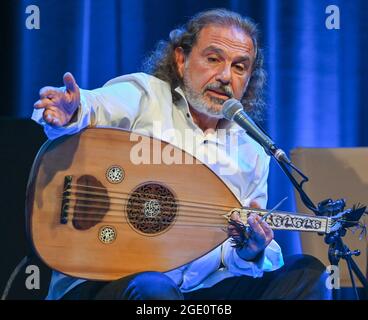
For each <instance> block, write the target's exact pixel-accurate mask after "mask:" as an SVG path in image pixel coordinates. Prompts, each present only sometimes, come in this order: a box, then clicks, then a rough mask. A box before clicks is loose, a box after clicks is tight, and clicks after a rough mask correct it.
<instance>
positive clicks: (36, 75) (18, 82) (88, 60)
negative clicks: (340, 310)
mask: <svg viewBox="0 0 368 320" xmlns="http://www.w3.org/2000/svg"><path fill="white" fill-rule="evenodd" d="M14 3H15V4H14ZM331 4H333V5H336V6H338V8H339V10H340V29H337V30H329V29H327V28H326V25H325V21H326V19H327V17H328V15H329V14H327V13H326V7H327V6H328V5H331ZM28 5H37V6H38V7H39V9H40V29H39V30H35V29H33V30H28V29H27V28H26V26H25V20H26V18H27V16H28V15H27V14H26V13H25V10H26V7H27V6H28ZM214 7H224V8H229V9H233V10H235V11H238V12H239V13H241V14H243V15H247V16H250V17H252V18H253V19H254V20H255V21H256V22H258V23H259V26H260V29H261V31H262V44H263V47H264V48H265V54H266V69H267V72H268V74H269V78H268V86H267V110H266V115H265V116H266V120H265V123H264V127H265V128H266V130H267V131H268V132H269V134H270V135H271V136H272V137H273V138H274V140H275V141H277V142H278V144H279V145H280V146H282V147H283V148H284V149H285V150H286V151H290V150H291V149H292V148H294V147H297V146H298V147H355V146H367V145H368V128H367V126H366V122H367V119H368V111H367V101H368V88H367V82H368V59H367V49H368V39H367V33H368V32H367V31H368V19H367V16H368V1H366V0H345V1H343V0H328V1H325V0H295V1H294V0H290V1H282V0H281V1H276V0H232V1H230V0H229V1H220V0H211V1H210V0H207V1H203V0H200V1H199V0H182V1H172V0H135V1H133V0H125V1H124V0H30V1H16V0H15V1H14V2H13V5H12V8H11V13H12V18H11V19H9V20H11V21H10V23H11V31H10V29H9V30H8V32H10V33H11V34H10V35H9V36H8V37H9V38H11V39H13V40H12V41H11V43H12V44H13V48H10V50H11V53H10V54H9V55H11V59H10V67H9V65H8V66H7V68H8V70H9V68H11V75H9V77H7V80H8V81H7V83H8V84H9V86H10V87H9V90H10V91H9V92H10V95H11V96H10V98H9V103H7V104H6V105H3V106H2V109H1V115H6V116H15V117H30V115H31V112H32V105H33V102H34V101H36V100H37V97H38V91H39V89H40V88H41V87H42V86H45V85H54V86H61V85H62V75H63V74H64V73H65V72H66V71H71V72H72V73H73V74H74V75H75V77H76V79H77V82H78V83H79V85H80V86H81V87H82V88H86V89H93V88H96V87H100V86H101V85H103V84H104V83H105V82H106V81H107V80H109V79H111V78H113V77H116V76H118V75H121V74H125V73H130V72H135V71H139V70H140V66H141V61H142V59H143V58H144V56H145V55H147V54H148V53H149V52H150V51H151V50H152V49H153V48H154V45H155V43H156V42H157V41H158V40H159V39H167V37H168V34H169V32H170V30H172V29H173V28H174V27H175V26H177V25H179V24H183V23H184V22H185V21H186V20H187V18H188V17H190V16H191V15H193V14H194V13H196V12H198V11H200V10H204V9H208V8H214ZM3 14H4V13H3ZM5 14H6V13H5ZM14 39H15V40H14ZM3 49H4V48H3ZM8 49H9V48H8ZM269 194H270V198H269V199H270V200H269V207H272V206H273V205H274V204H276V203H277V202H278V201H279V200H280V199H281V198H283V197H284V196H286V195H287V196H288V197H289V198H288V202H287V203H285V204H284V205H283V207H282V209H284V210H295V206H294V196H293V190H292V187H291V186H290V184H289V181H288V180H287V178H286V177H285V176H284V175H283V173H282V172H281V171H280V169H279V168H278V167H277V166H276V165H275V164H272V167H271V173H270V179H269ZM277 240H278V241H279V242H280V244H281V245H282V247H283V249H284V251H285V252H286V253H294V252H298V251H299V250H300V244H299V240H298V235H297V234H296V233H282V234H280V233H278V234H277Z"/></svg>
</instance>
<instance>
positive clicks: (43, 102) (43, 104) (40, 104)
mask: <svg viewBox="0 0 368 320" xmlns="http://www.w3.org/2000/svg"><path fill="white" fill-rule="evenodd" d="M51 106H53V102H52V101H51V100H50V99H48V98H43V99H40V100H37V101H36V103H35V104H34V105H33V107H34V108H35V109H44V108H48V107H51Z"/></svg>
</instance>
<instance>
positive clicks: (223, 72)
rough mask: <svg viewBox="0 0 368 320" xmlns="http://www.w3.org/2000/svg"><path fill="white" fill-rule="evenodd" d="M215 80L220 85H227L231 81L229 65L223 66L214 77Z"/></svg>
mask: <svg viewBox="0 0 368 320" xmlns="http://www.w3.org/2000/svg"><path fill="white" fill-rule="evenodd" d="M216 80H217V81H220V82H221V83H222V84H225V85H226V84H229V83H230V81H231V65H224V66H223V67H222V68H221V69H220V70H219V72H218V74H217V75H216Z"/></svg>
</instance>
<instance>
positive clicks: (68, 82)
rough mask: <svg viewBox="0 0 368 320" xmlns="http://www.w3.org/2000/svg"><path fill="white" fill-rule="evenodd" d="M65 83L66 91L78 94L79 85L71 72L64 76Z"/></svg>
mask: <svg viewBox="0 0 368 320" xmlns="http://www.w3.org/2000/svg"><path fill="white" fill-rule="evenodd" d="M63 81H64V85H65V87H66V89H67V90H68V91H69V92H76V91H77V90H78V86H77V83H76V82H75V79H74V77H73V75H72V74H71V73H70V72H67V73H65V74H64V76H63Z"/></svg>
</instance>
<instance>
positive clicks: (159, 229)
mask: <svg viewBox="0 0 368 320" xmlns="http://www.w3.org/2000/svg"><path fill="white" fill-rule="evenodd" d="M130 134H131V133H130V132H128V131H123V130H119V129H112V128H111V129H110V128H109V129H106V128H104V129H103V128H91V129H87V130H84V131H82V132H80V133H78V134H76V135H72V136H64V137H62V138H59V139H56V140H54V141H48V142H46V143H45V145H44V146H43V147H42V148H41V150H40V151H39V153H38V155H37V157H36V159H35V162H34V164H33V168H32V171H31V174H30V179H29V183H28V188H27V212H26V213H27V229H28V235H29V237H30V240H31V242H32V243H33V246H34V250H35V252H36V253H37V254H38V255H39V256H40V258H41V259H42V260H43V261H45V263H46V264H47V265H48V266H49V267H51V268H52V269H55V270H58V271H60V272H63V273H65V274H68V275H71V276H74V277H79V278H88V279H97V280H113V279H118V278H120V277H123V276H126V275H129V274H133V273H136V272H141V271H148V270H154V271H168V270H171V269H174V268H176V267H179V266H181V265H184V264H186V263H188V262H190V261H192V260H195V259H196V258H198V257H200V256H202V255H204V254H206V253H207V252H209V251H210V250H212V249H213V248H215V247H216V246H218V245H220V244H221V243H222V242H223V241H225V240H226V239H227V233H226V232H224V228H226V225H227V222H228V219H229V218H230V214H231V212H233V210H235V211H237V212H238V213H239V214H240V216H241V218H242V220H243V222H244V223H245V224H246V220H247V216H248V214H249V213H250V212H251V211H257V212H258V213H259V214H260V215H263V214H266V213H267V211H265V210H254V209H249V208H241V204H240V203H239V201H238V200H237V198H236V197H235V196H234V194H233V193H232V192H231V191H230V189H229V188H228V187H227V186H226V185H225V183H224V182H223V181H222V180H221V179H220V178H219V177H218V176H217V175H216V174H215V173H214V172H212V171H211V170H210V169H209V168H208V167H207V166H206V165H204V164H202V163H200V162H199V161H198V160H197V159H193V160H195V161H192V162H190V161H188V159H190V158H191V155H189V154H187V153H185V152H184V151H182V150H179V149H177V148H176V147H174V146H171V145H168V144H167V143H165V142H161V141H159V140H156V139H153V138H147V139H144V141H146V142H142V141H143V140H142V141H141V142H140V143H146V144H147V145H146V146H145V147H147V148H148V147H151V148H152V146H153V143H156V146H157V143H159V145H160V148H161V150H162V151H163V150H164V149H165V148H167V147H170V148H173V149H175V150H176V151H175V152H178V154H180V155H181V156H182V159H183V161H182V162H183V163H182V164H170V165H165V164H139V165H137V164H135V163H134V161H132V159H131V150H132V148H133V147H134V145H136V143H137V142H136V141H130ZM188 162H189V163H188ZM186 163H188V164H186ZM190 163H195V164H190ZM266 221H267V222H268V223H269V224H270V225H271V227H273V228H275V229H287V230H301V231H316V232H329V230H330V227H331V221H330V220H329V218H324V217H312V216H299V215H297V216H296V215H291V214H288V213H280V212H278V213H277V212H275V213H272V214H271V215H269V216H268V217H267V218H266Z"/></svg>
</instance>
